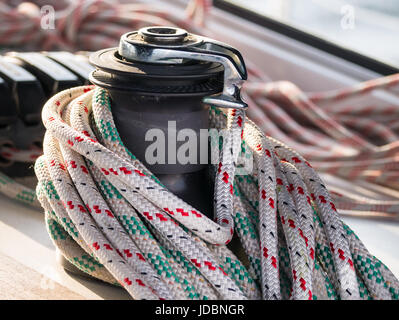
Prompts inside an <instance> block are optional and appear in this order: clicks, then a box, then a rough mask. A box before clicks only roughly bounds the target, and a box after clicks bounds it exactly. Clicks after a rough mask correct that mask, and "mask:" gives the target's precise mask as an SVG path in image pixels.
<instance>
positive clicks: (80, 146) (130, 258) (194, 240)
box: [35, 86, 399, 299]
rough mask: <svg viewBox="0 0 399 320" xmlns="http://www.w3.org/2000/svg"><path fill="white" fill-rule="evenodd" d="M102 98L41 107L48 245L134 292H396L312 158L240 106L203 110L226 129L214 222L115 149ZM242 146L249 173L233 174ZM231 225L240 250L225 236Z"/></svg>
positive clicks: (159, 295) (329, 295) (323, 295)
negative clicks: (230, 245)
mask: <svg viewBox="0 0 399 320" xmlns="http://www.w3.org/2000/svg"><path fill="white" fill-rule="evenodd" d="M111 108H112V106H111V104H110V101H109V98H108V95H107V92H106V90H104V89H100V88H97V87H94V88H93V87H91V86H90V87H78V88H74V89H69V90H65V91H63V92H61V93H59V94H57V95H55V96H54V97H53V98H51V99H50V100H49V101H48V102H47V103H46V104H45V106H44V109H43V112H42V119H43V123H44V125H45V127H46V129H47V131H46V134H45V139H44V145H43V149H44V155H43V156H41V157H40V158H38V160H37V161H36V164H35V172H36V175H37V177H38V181H39V182H38V186H37V195H38V199H39V201H40V202H41V204H42V206H43V208H44V210H45V213H46V224H47V228H48V231H49V233H50V235H51V237H52V239H53V241H54V243H55V244H56V246H57V247H58V248H59V249H60V251H61V252H62V253H63V255H64V256H65V257H66V258H67V259H68V260H69V261H70V262H71V263H73V264H74V265H76V266H77V267H78V268H80V269H81V270H83V271H85V272H86V273H88V274H90V275H92V276H94V277H97V278H99V279H102V280H104V281H107V282H110V283H119V284H120V285H122V286H123V287H124V288H125V289H126V290H127V291H128V292H129V293H130V295H131V296H132V297H133V298H135V299H261V298H263V299H289V298H291V299H359V298H363V299H370V298H375V299H398V294H399V282H398V280H397V279H396V278H395V277H394V276H393V274H392V273H391V272H390V271H389V270H388V268H387V267H385V266H384V265H383V264H382V263H381V262H380V261H379V260H378V259H377V258H375V257H374V256H372V255H371V254H370V253H369V252H368V251H367V249H366V248H365V247H364V245H363V244H362V243H361V241H360V240H359V239H358V238H357V237H356V235H355V234H354V233H353V232H352V231H351V230H350V229H349V227H347V226H346V225H345V224H344V223H343V222H342V221H341V220H340V218H339V216H338V213H337V211H336V208H335V205H334V203H333V202H332V200H331V197H330V195H329V193H328V191H327V189H326V187H325V185H324V184H323V182H322V181H321V179H320V178H319V176H318V175H317V173H316V172H315V171H314V170H313V169H312V167H311V165H310V164H309V163H308V162H307V161H306V160H305V159H303V158H302V156H300V155H299V154H297V153H296V152H295V151H293V150H292V149H290V148H289V147H287V146H285V145H284V144H283V143H281V142H279V141H277V140H275V139H273V138H271V137H268V136H265V135H264V134H263V133H262V132H261V131H260V130H259V129H258V127H257V126H256V125H255V124H254V123H253V122H251V121H250V120H249V119H247V118H246V117H245V114H244V111H242V110H232V109H230V110H229V111H228V112H227V113H225V112H224V111H221V109H217V108H214V107H211V108H210V118H209V120H210V125H211V128H216V129H218V130H220V129H224V128H227V130H228V132H229V134H228V135H227V137H226V138H225V140H224V141H223V145H222V146H221V150H222V151H221V158H220V159H221V160H220V163H219V165H217V166H215V168H214V170H215V197H214V198H215V208H216V213H215V222H214V221H212V220H210V219H208V218H207V217H206V216H205V215H204V214H203V213H201V212H198V211H197V210H196V209H195V208H192V207H191V206H190V205H188V204H187V203H185V202H183V201H182V200H180V199H179V198H177V197H176V196H175V195H173V194H171V193H170V192H169V191H168V190H166V189H165V188H164V187H163V186H162V185H161V184H160V183H159V181H158V180H157V178H156V177H154V176H153V175H152V174H151V172H149V171H148V170H147V169H146V168H145V167H144V166H143V164H142V163H141V162H140V161H139V160H137V159H136V158H135V157H134V155H132V154H131V153H130V151H129V150H127V149H126V148H125V147H124V145H123V143H122V140H123V137H119V134H118V132H117V129H116V128H115V125H114V122H113V119H112V113H111ZM249 151H250V152H252V153H253V155H254V163H253V167H254V171H253V173H252V174H249V175H246V176H235V174H234V173H235V160H236V157H237V156H238V153H239V152H242V153H245V152H249ZM234 234H235V235H237V236H238V237H239V239H240V242H241V244H242V247H243V250H244V251H245V255H244V257H242V255H240V259H238V258H237V256H236V255H235V254H234V253H233V252H232V251H230V250H229V248H228V247H227V246H226V244H227V243H229V241H230V240H231V239H232V237H233V235H234ZM238 251H239V250H235V252H236V253H237V254H238Z"/></svg>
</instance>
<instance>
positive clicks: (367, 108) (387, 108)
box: [245, 74, 399, 218]
mask: <svg viewBox="0 0 399 320" xmlns="http://www.w3.org/2000/svg"><path fill="white" fill-rule="evenodd" d="M398 87H399V74H395V75H391V76H387V77H383V78H379V79H375V80H370V81H366V82H363V83H359V84H357V85H355V86H353V87H350V88H344V89H341V90H334V91H331V92H318V93H309V94H304V93H303V92H302V91H301V90H300V89H299V88H298V87H297V86H295V85H294V84H293V83H290V82H285V81H284V82H270V83H264V82H258V83H257V82H256V81H251V82H248V83H247V84H246V86H245V92H246V94H247V95H248V99H247V100H248V101H249V103H250V108H249V109H248V116H249V117H250V118H251V119H252V120H253V121H254V122H255V123H257V124H258V125H259V127H260V128H261V129H262V130H263V132H265V134H268V135H271V136H273V137H275V138H277V139H281V140H282V141H284V142H285V143H287V144H288V145H289V146H291V147H292V148H295V149H296V150H297V151H298V152H300V153H301V154H303V156H304V157H305V158H306V159H307V160H309V161H310V162H312V165H313V166H314V167H315V169H316V170H317V171H318V172H320V173H323V178H324V180H325V181H326V183H327V185H328V187H329V190H331V191H332V196H333V198H334V201H335V203H336V206H337V208H338V209H340V211H341V212H345V213H347V214H355V215H359V214H361V215H362V216H364V215H369V216H378V217H387V218H397V214H398V212H399V192H398V191H399V185H398V183H397V178H398V157H397V154H398V150H399V149H398V147H399V131H398V129H399V126H398V121H397V117H396V115H397V114H398V112H399V104H395V103H398V102H397V101H395V100H392V97H391V98H390V100H391V101H392V102H390V103H389V102H387V103H383V102H379V104H378V105H373V104H372V103H373V102H370V101H373V96H372V95H373V94H378V93H380V94H381V93H385V94H386V93H389V92H392V93H393V96H394V94H395V89H397V88H398ZM382 90H384V91H382ZM395 99H397V98H395ZM370 103H371V105H370ZM374 103H375V101H374ZM354 185H356V186H358V188H357V190H356V191H354V188H353V186H354Z"/></svg>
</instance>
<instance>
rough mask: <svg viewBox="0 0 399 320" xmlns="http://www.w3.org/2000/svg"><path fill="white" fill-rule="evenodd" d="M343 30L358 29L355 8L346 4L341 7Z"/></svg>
mask: <svg viewBox="0 0 399 320" xmlns="http://www.w3.org/2000/svg"><path fill="white" fill-rule="evenodd" d="M341 14H342V18H341V28H342V29H343V30H353V29H355V27H356V17H355V7H354V6H352V5H350V4H346V5H344V6H342V7H341Z"/></svg>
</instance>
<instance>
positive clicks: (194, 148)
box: [145, 121, 253, 175]
mask: <svg viewBox="0 0 399 320" xmlns="http://www.w3.org/2000/svg"><path fill="white" fill-rule="evenodd" d="M234 130H237V132H235V131H234ZM240 135H241V130H240V129H221V130H217V129H214V128H213V129H200V130H199V132H196V131H195V130H193V129H190V128H185V129H180V130H177V129H176V121H168V128H167V131H166V132H165V130H161V129H159V128H152V129H149V130H148V131H147V132H146V134H145V141H146V142H150V144H149V145H148V146H147V147H146V150H145V161H146V162H147V163H148V164H149V165H155V164H161V165H163V164H181V165H186V164H213V165H218V164H219V162H220V161H221V160H222V161H224V160H228V159H237V161H236V162H235V163H234V164H235V167H236V174H237V175H247V174H250V173H252V170H253V153H252V151H251V150H250V149H249V148H248V147H247V148H245V147H244V146H242V145H241V143H240V142H241V138H240ZM231 137H238V139H239V141H235V143H233V142H232V143H231V146H230V148H228V150H227V153H228V154H222V152H221V145H222V143H227V141H229V139H232V138H231ZM221 157H222V158H221Z"/></svg>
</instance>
